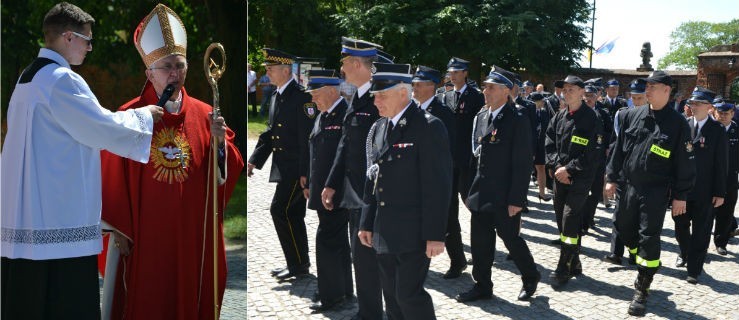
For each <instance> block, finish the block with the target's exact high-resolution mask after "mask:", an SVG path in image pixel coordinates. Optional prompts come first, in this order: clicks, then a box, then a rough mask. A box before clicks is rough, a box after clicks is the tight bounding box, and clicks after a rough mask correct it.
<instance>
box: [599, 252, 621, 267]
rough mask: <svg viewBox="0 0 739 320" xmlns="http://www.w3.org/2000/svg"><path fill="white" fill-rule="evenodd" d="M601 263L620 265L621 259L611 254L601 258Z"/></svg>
mask: <svg viewBox="0 0 739 320" xmlns="http://www.w3.org/2000/svg"><path fill="white" fill-rule="evenodd" d="M603 261H605V262H608V263H613V264H617V265H621V257H619V256H617V255H615V254H613V253H611V254H609V255H607V256H605V257H603Z"/></svg>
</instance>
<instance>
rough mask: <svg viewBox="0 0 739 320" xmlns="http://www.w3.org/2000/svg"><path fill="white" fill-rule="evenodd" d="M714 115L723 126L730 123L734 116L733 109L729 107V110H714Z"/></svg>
mask: <svg viewBox="0 0 739 320" xmlns="http://www.w3.org/2000/svg"><path fill="white" fill-rule="evenodd" d="M716 117H717V118H718V121H720V122H721V124H723V125H724V126H728V125H729V124H731V119H732V118H734V109H729V111H718V110H716Z"/></svg>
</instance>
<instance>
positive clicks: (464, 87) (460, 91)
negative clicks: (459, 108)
mask: <svg viewBox="0 0 739 320" xmlns="http://www.w3.org/2000/svg"><path fill="white" fill-rule="evenodd" d="M465 90H467V84H466V83H465V84H464V85H463V86H462V89H459V90H455V91H457V92H459V94H460V95H461V94H463V93H464V91H465Z"/></svg>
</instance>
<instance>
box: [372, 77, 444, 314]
mask: <svg viewBox="0 0 739 320" xmlns="http://www.w3.org/2000/svg"><path fill="white" fill-rule="evenodd" d="M374 70H376V73H375V74H374V75H373V76H372V88H371V89H370V90H372V91H371V92H372V93H373V94H374V96H375V104H376V105H377V108H378V109H379V111H380V115H381V116H382V118H380V120H378V121H377V122H376V123H375V124H374V125H373V126H372V129H371V130H370V132H369V134H368V136H367V159H368V165H369V166H368V167H367V168H366V169H367V170H366V174H367V176H368V180H367V183H366V185H365V190H364V201H365V202H366V203H367V206H365V208H363V209H362V220H361V227H360V230H361V231H360V233H359V238H360V240H361V241H362V244H363V245H365V246H367V247H372V248H374V250H375V251H376V252H377V263H378V264H379V268H380V275H381V277H380V283H381V284H382V289H383V292H384V293H385V305H386V311H387V316H388V318H389V319H436V316H435V312H434V305H433V301H432V300H431V296H430V295H429V294H428V292H426V290H425V289H424V288H423V285H424V282H425V280H426V276H427V274H428V270H429V264H430V261H431V258H432V257H434V256H436V255H439V254H441V253H443V252H444V238H445V234H446V222H447V215H448V214H449V201H450V199H449V194H450V193H451V192H452V191H451V190H452V156H451V152H450V151H449V143H448V141H449V138H448V137H447V132H446V128H445V127H444V124H443V123H442V122H441V120H439V119H438V118H436V117H434V116H432V115H431V114H429V113H427V112H424V111H422V110H421V109H420V108H419V107H418V106H417V105H416V104H415V102H413V100H411V92H412V87H411V77H412V76H411V67H410V65H408V64H386V63H375V64H374ZM375 319H381V318H375Z"/></svg>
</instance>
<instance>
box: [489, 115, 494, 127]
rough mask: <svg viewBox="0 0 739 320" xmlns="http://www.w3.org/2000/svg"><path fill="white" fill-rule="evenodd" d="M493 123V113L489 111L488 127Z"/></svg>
mask: <svg viewBox="0 0 739 320" xmlns="http://www.w3.org/2000/svg"><path fill="white" fill-rule="evenodd" d="M492 124H493V113H492V112H490V113H488V127H490V125H492Z"/></svg>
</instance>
